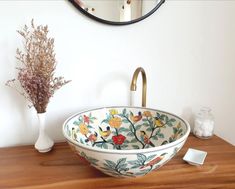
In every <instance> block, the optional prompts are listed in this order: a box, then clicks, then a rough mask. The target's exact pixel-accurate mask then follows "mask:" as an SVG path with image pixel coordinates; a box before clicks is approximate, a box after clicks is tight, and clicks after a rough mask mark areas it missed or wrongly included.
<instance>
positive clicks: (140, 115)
mask: <svg viewBox="0 0 235 189" xmlns="http://www.w3.org/2000/svg"><path fill="white" fill-rule="evenodd" d="M130 119H131V121H132V122H133V123H137V122H138V121H140V120H141V119H142V113H141V112H138V115H134V114H133V113H132V112H130Z"/></svg>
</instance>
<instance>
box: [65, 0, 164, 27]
mask: <svg viewBox="0 0 235 189" xmlns="http://www.w3.org/2000/svg"><path fill="white" fill-rule="evenodd" d="M69 1H70V2H71V3H72V4H73V5H74V6H75V7H76V8H77V9H79V10H80V11H81V12H82V13H84V14H85V15H87V16H89V17H91V18H93V19H95V20H97V21H100V22H103V23H106V24H112V25H126V24H132V23H135V22H138V21H140V20H143V19H144V18H146V17H148V16H150V15H151V14H152V13H154V12H155V11H156V10H157V9H158V8H159V7H160V6H161V5H162V4H163V3H164V2H165V0H69Z"/></svg>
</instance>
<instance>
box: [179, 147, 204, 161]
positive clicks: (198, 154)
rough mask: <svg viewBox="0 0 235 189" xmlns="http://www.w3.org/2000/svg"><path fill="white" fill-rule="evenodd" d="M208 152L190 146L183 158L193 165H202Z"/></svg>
mask: <svg viewBox="0 0 235 189" xmlns="http://www.w3.org/2000/svg"><path fill="white" fill-rule="evenodd" d="M206 155H207V152H205V151H201V150H196V149H192V148H189V149H188V151H187V153H186V154H185V155H184V157H183V160H184V161H187V162H188V163H189V164H191V165H202V164H203V163H204V160H205V158H206Z"/></svg>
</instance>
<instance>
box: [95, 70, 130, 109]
mask: <svg viewBox="0 0 235 189" xmlns="http://www.w3.org/2000/svg"><path fill="white" fill-rule="evenodd" d="M130 79H131V78H130V76H129V75H127V74H124V73H120V72H119V73H118V72H113V73H108V74H105V75H103V77H102V78H101V80H100V81H99V82H98V83H97V85H96V89H95V91H96V94H97V98H98V99H101V98H102V99H103V100H101V101H103V102H104V101H107V102H109V103H110V105H111V106H112V105H129V104H130V99H129V96H130ZM116 97H118V99H117V98H116ZM123 99H124V100H123ZM118 102H121V103H123V102H125V103H124V104H118Z"/></svg>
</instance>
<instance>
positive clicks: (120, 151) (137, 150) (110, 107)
mask: <svg viewBox="0 0 235 189" xmlns="http://www.w3.org/2000/svg"><path fill="white" fill-rule="evenodd" d="M115 108H133V109H144V110H150V111H156V112H162V113H165V114H170V115H172V116H174V117H176V118H177V119H179V120H181V121H182V122H183V123H184V124H185V125H186V132H185V134H184V135H183V136H182V137H181V138H179V139H177V140H176V141H174V142H171V143H168V144H164V145H162V146H156V147H151V148H146V149H128V150H117V149H102V148H94V147H91V146H88V145H84V144H81V143H78V142H76V141H74V140H72V139H71V138H70V137H68V135H67V134H66V133H65V126H66V125H67V123H68V122H69V121H70V120H71V119H72V118H74V117H76V116H77V115H80V114H83V113H87V112H91V111H96V110H102V109H115ZM190 130H191V129H190V125H189V123H188V121H186V120H185V119H183V118H181V117H179V116H178V115H176V114H173V113H170V112H167V111H163V110H158V109H155V108H147V107H138V106H106V107H98V108H92V109H87V110H83V111H79V112H77V113H75V114H73V115H71V116H70V117H69V118H67V119H66V120H65V121H64V123H63V126H62V132H63V136H64V137H65V138H66V140H67V141H68V142H70V143H72V144H74V145H76V146H78V147H80V148H82V149H85V150H89V151H94V152H99V153H108V154H137V153H151V152H157V151H161V150H164V149H168V148H171V147H173V146H177V145H178V144H180V143H183V142H185V141H186V139H187V137H188V135H189V133H190Z"/></svg>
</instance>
